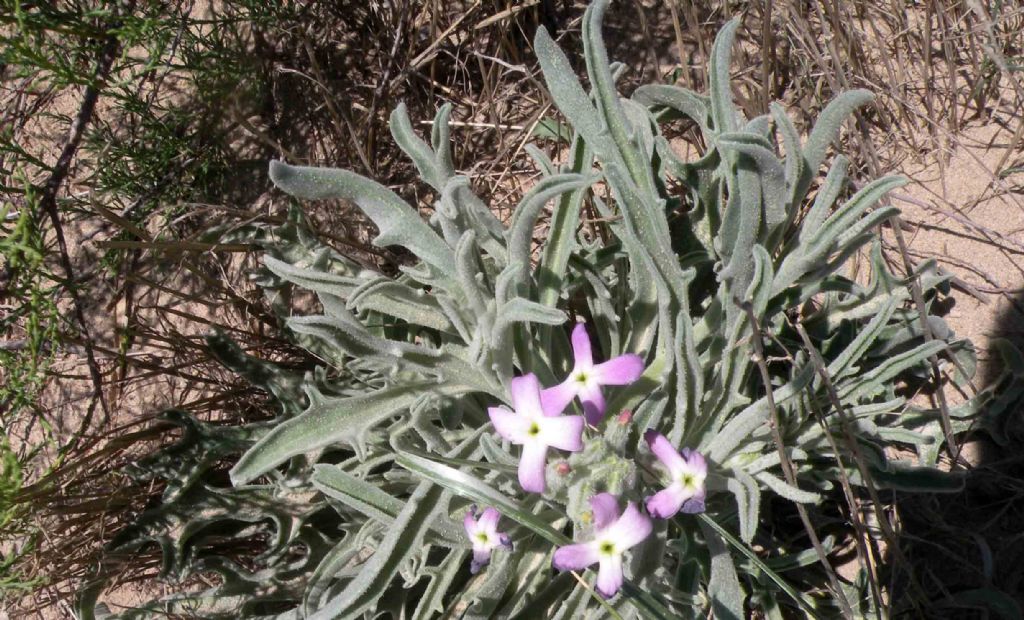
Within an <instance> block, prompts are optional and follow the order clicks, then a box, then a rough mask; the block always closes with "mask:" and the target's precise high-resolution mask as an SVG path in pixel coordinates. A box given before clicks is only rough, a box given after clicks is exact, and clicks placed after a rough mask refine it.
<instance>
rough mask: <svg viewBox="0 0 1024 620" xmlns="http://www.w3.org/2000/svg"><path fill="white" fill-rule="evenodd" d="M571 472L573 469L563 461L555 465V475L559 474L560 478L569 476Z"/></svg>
mask: <svg viewBox="0 0 1024 620" xmlns="http://www.w3.org/2000/svg"><path fill="white" fill-rule="evenodd" d="M571 471H572V467H571V466H570V465H569V464H568V463H566V462H565V461H561V462H559V463H558V464H557V465H555V473H557V474H558V475H559V476H568V475H569V472H571Z"/></svg>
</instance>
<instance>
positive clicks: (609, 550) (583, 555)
mask: <svg viewBox="0 0 1024 620" xmlns="http://www.w3.org/2000/svg"><path fill="white" fill-rule="evenodd" d="M590 507H591V509H592V510H593V512H594V539H593V540H591V541H590V542H585V543H578V544H574V545H566V546H565V547H559V548H558V549H557V550H556V551H555V555H554V557H553V558H552V560H551V563H552V564H553V565H554V567H555V568H556V569H558V570H583V569H584V568H587V567H588V566H591V565H592V564H595V563H596V564H599V566H598V570H597V591H598V593H600V594H601V596H603V597H605V598H611V597H613V596H615V594H616V593H617V592H618V591H619V588H621V587H622V554H623V553H624V552H625V551H626V550H627V549H629V548H631V547H634V546H636V545H638V544H640V542H642V541H643V540H644V539H645V538H647V536H649V535H650V533H651V529H652V527H653V526H652V525H651V520H650V518H648V517H647V515H645V514H643V513H642V512H640V510H638V509H637V507H636V506H635V505H634V504H633V502H627V503H626V509H625V510H623V511H622V514H621V515H619V501H618V500H617V499H616V498H615V496H614V495H612V494H611V493H600V494H598V495H595V496H594V497H591V498H590Z"/></svg>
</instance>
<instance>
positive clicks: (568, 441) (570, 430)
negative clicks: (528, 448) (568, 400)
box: [539, 415, 583, 452]
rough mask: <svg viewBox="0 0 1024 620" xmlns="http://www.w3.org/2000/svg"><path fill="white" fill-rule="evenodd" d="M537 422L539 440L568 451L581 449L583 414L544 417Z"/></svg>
mask: <svg viewBox="0 0 1024 620" xmlns="http://www.w3.org/2000/svg"><path fill="white" fill-rule="evenodd" d="M539 424H540V440H541V441H543V442H544V443H546V444H547V445H549V446H551V447H553V448H558V449H559V450H567V451H569V452H579V451H580V450H582V449H583V416H578V415H570V416H558V417H557V418H544V419H543V420H541V421H540V422H539Z"/></svg>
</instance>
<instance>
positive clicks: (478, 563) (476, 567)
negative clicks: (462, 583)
mask: <svg viewBox="0 0 1024 620" xmlns="http://www.w3.org/2000/svg"><path fill="white" fill-rule="evenodd" d="M490 561H491V550H490V549H484V548H482V547H473V561H472V562H470V564H469V572H470V573H472V574H474V575H475V574H477V573H479V572H480V569H481V568H483V567H485V566H487V565H488V564H489V563H490Z"/></svg>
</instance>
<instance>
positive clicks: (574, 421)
mask: <svg viewBox="0 0 1024 620" xmlns="http://www.w3.org/2000/svg"><path fill="white" fill-rule="evenodd" d="M510 389H511V392H512V407H513V408H514V411H509V410H508V409H507V408H506V407H490V408H489V409H488V410H487V413H488V415H490V417H491V422H492V423H493V424H494V430H496V431H498V434H499V435H501V436H502V437H504V438H505V439H507V440H509V441H511V442H512V443H514V444H519V445H521V446H523V453H522V455H521V456H520V457H519V484H520V485H522V487H523V490H524V491H532V492H534V493H543V492H544V489H545V488H546V482H545V480H544V468H545V466H546V464H547V456H548V448H558V449H559V450H566V451H568V452H578V451H580V450H582V449H583V426H584V422H583V416H578V415H577V416H563V415H561V412H562V410H561V409H548V408H544V407H542V406H541V398H540V383H539V382H538V381H537V377H536V376H535V375H533V374H532V373H531V374H528V375H523V376H522V377H516V378H514V379H512V384H511V386H510Z"/></svg>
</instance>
